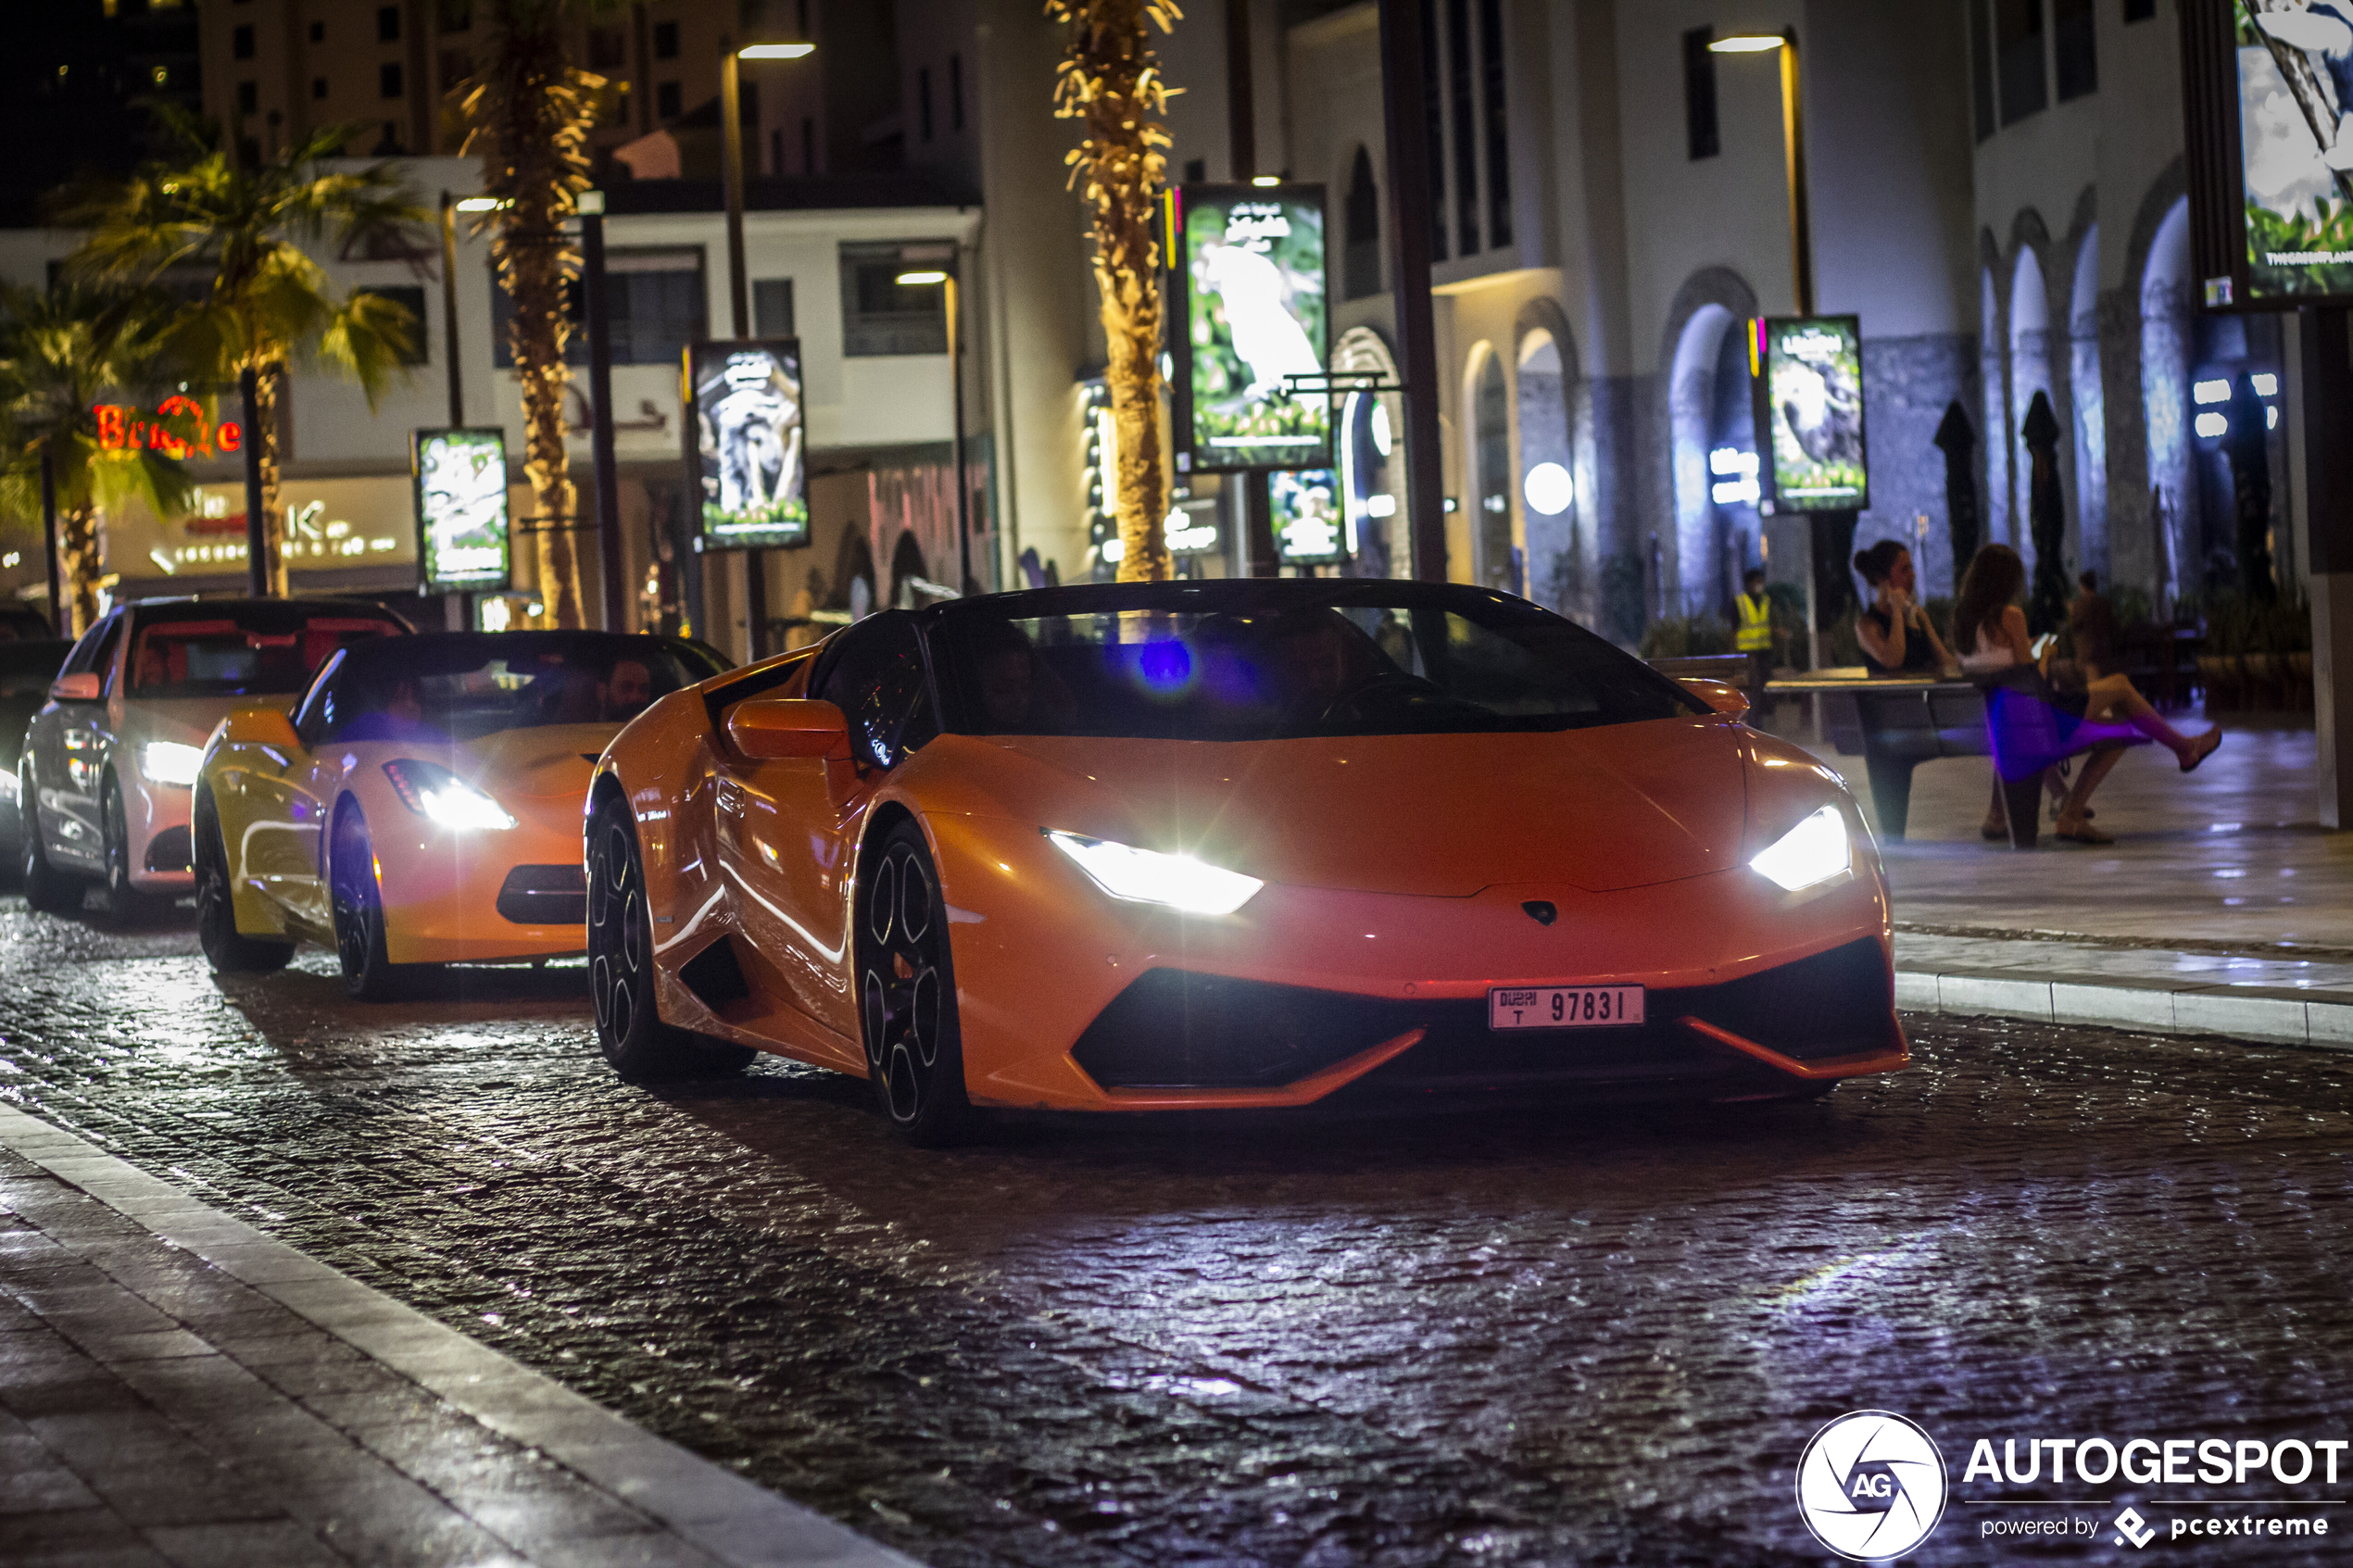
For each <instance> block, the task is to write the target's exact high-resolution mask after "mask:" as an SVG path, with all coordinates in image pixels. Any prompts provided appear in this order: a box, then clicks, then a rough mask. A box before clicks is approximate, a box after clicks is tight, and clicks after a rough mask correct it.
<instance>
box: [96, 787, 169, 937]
mask: <svg viewBox="0 0 2353 1568" xmlns="http://www.w3.org/2000/svg"><path fill="white" fill-rule="evenodd" d="M98 836H99V839H100V842H102V843H103V844H104V845H105V846H106V856H107V875H106V883H105V888H106V895H107V914H108V915H109V916H111V917H112V918H113V920H114V922H115V924H117V925H136V924H137V923H139V922H141V921H145V920H151V919H153V918H154V917H156V916H157V915H159V914H161V913H162V912H163V911H164V910H166V909H170V907H171V900H170V898H168V897H164V898H158V897H155V896H154V895H152V894H147V893H142V892H140V891H139V889H138V888H137V887H135V886H133V885H132V881H131V828H130V823H129V820H128V819H127V818H126V817H124V815H123V812H122V784H121V782H120V780H118V779H116V778H115V777H114V776H113V775H112V774H108V775H107V788H106V793H105V794H104V795H102V796H100V797H99V798H98Z"/></svg>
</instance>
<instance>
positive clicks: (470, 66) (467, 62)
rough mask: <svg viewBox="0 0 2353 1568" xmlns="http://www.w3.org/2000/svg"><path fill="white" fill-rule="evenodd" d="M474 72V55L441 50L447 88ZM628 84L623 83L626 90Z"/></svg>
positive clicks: (443, 78)
mask: <svg viewBox="0 0 2353 1568" xmlns="http://www.w3.org/2000/svg"><path fill="white" fill-rule="evenodd" d="M473 73H474V62H473V57H472V56H470V55H467V54H465V53H464V52H462V51H460V50H457V49H444V50H443V51H442V52H441V85H442V86H443V87H444V88H445V89H446V88H450V87H455V86H456V85H457V84H458V83H459V82H463V81H465V80H466V78H468V77H470V76H472V74H473ZM626 86H627V84H626V83H623V87H624V90H625V88H626Z"/></svg>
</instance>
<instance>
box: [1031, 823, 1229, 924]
mask: <svg viewBox="0 0 2353 1568" xmlns="http://www.w3.org/2000/svg"><path fill="white" fill-rule="evenodd" d="M1038 832H1040V833H1042V834H1045V835H1046V839H1047V842H1049V843H1051V845H1053V847H1055V848H1057V849H1059V850H1061V851H1062V852H1063V854H1065V855H1067V856H1069V857H1070V858H1071V859H1072V860H1074V861H1076V863H1077V866H1078V869H1079V870H1080V871H1083V872H1086V873H1087V876H1088V880H1089V881H1091V882H1093V883H1094V884H1095V885H1096V886H1098V887H1100V888H1101V889H1102V890H1103V891H1104V892H1105V893H1108V894H1110V895H1111V896H1112V897H1114V898H1120V899H1124V900H1126V901H1127V902H1129V903H1135V904H1164V905H1166V906H1168V907H1169V908H1170V909H1182V910H1183V911H1184V912H1186V913H1187V914H1193V915H1230V914H1232V913H1233V912H1234V911H1235V910H1236V909H1240V908H1241V907H1242V906H1243V905H1244V904H1247V903H1249V902H1250V900H1251V899H1252V897H1254V896H1255V895H1256V894H1257V892H1258V890H1259V889H1260V888H1262V887H1264V886H1265V885H1266V884H1265V883H1264V882H1261V881H1260V880H1259V879H1258V878H1256V877H1254V876H1244V875H1242V874H1241V873H1240V872H1229V871H1226V870H1223V869H1221V868H1220V867H1217V866H1212V865H1205V864H1203V863H1202V861H1200V860H1197V859H1193V858H1192V857H1191V856H1190V855H1164V854H1161V853H1160V852H1159V851H1158V850H1154V849H1139V848H1137V847H1135V846H1134V845H1132V844H1117V843H1114V842H1113V841H1112V840H1110V839H1107V838H1088V836H1087V835H1086V834H1076V833H1063V832H1061V831H1060V830H1058V829H1055V828H1040V829H1038Z"/></svg>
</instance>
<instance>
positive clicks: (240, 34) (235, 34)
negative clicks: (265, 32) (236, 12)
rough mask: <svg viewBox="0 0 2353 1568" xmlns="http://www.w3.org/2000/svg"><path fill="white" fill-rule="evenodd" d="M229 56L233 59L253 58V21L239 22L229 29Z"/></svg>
mask: <svg viewBox="0 0 2353 1568" xmlns="http://www.w3.org/2000/svg"><path fill="white" fill-rule="evenodd" d="M229 57H230V58H231V59H234V60H249V59H251V58H253V23H251V22H239V23H238V24H237V25H236V26H235V27H234V28H233V29H231V30H230V32H229Z"/></svg>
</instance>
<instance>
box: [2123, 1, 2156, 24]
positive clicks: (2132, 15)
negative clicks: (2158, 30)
mask: <svg viewBox="0 0 2353 1568" xmlns="http://www.w3.org/2000/svg"><path fill="white" fill-rule="evenodd" d="M2124 19H2125V20H2126V21H2128V22H2145V21H2155V20H2156V19H2157V0H2124Z"/></svg>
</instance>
